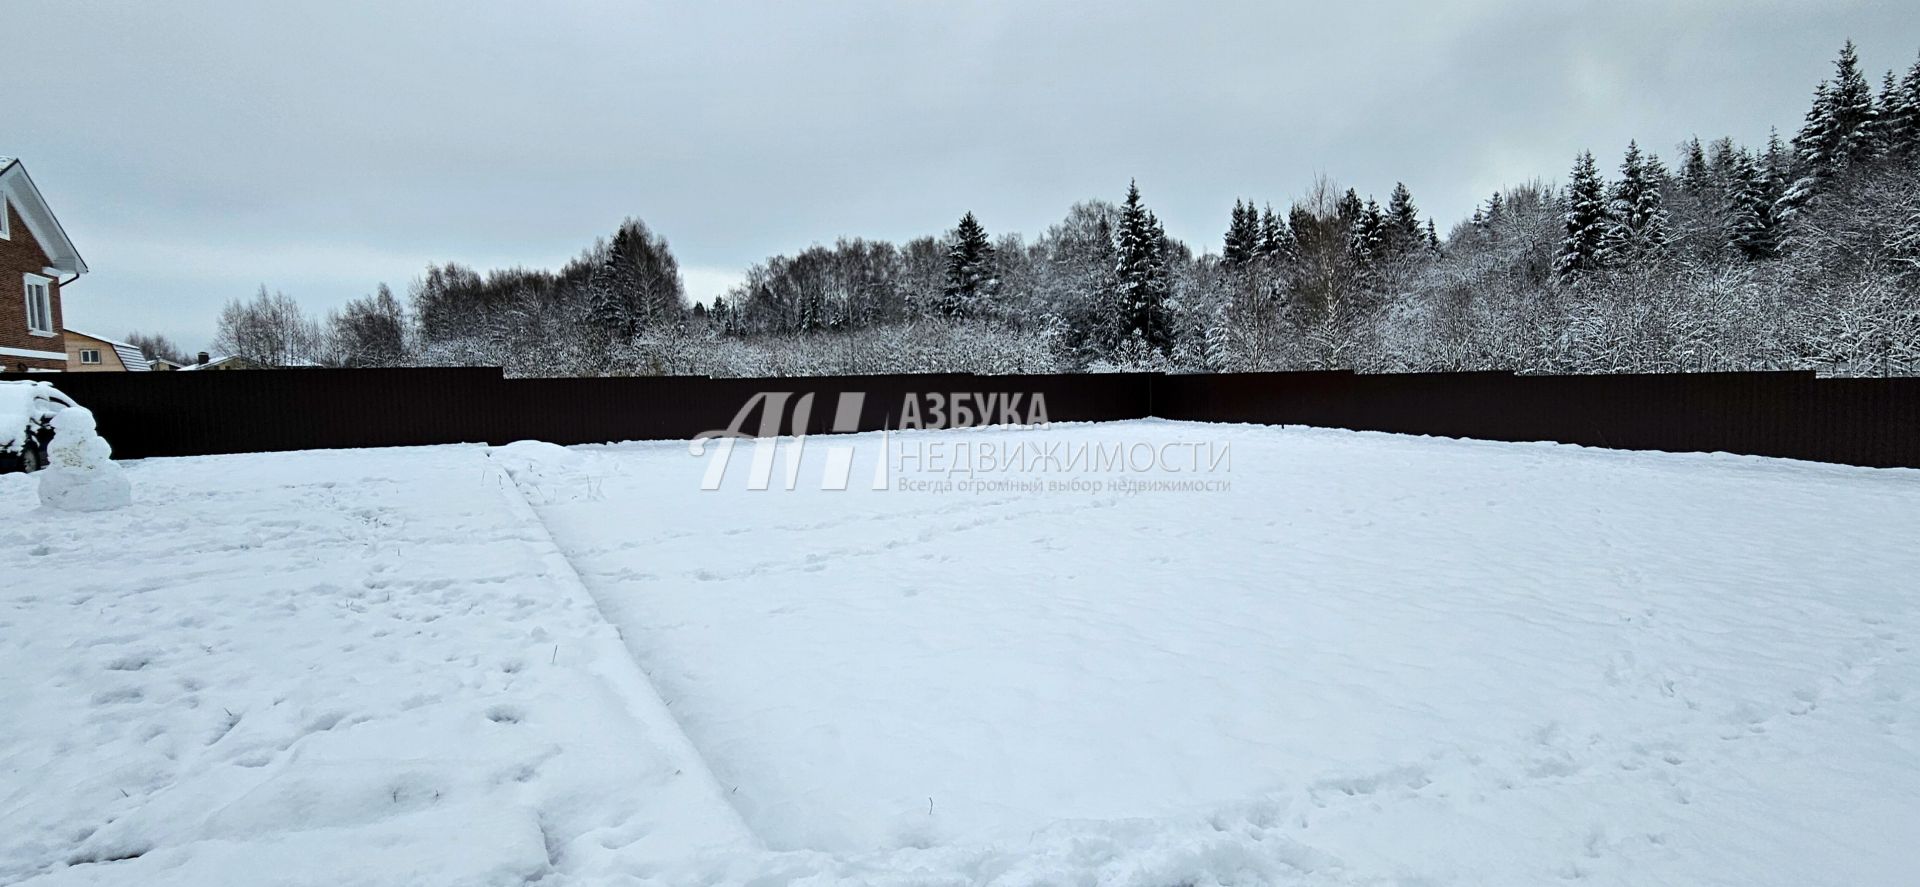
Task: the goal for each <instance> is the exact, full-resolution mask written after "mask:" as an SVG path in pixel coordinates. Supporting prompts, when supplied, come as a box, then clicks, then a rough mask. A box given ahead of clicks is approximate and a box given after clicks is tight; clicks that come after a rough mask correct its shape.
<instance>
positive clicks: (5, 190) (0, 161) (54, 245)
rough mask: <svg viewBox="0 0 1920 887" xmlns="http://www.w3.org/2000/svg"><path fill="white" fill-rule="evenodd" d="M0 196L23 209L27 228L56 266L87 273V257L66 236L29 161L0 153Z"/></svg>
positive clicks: (69, 272)
mask: <svg viewBox="0 0 1920 887" xmlns="http://www.w3.org/2000/svg"><path fill="white" fill-rule="evenodd" d="M0 197H4V198H6V200H7V202H8V203H11V204H13V208H14V210H15V211H17V212H19V213H20V218H21V219H23V220H25V221H26V223H27V230H28V231H29V232H30V233H32V234H33V239H34V240H37V241H39V242H40V246H41V248H42V249H45V250H46V251H47V257H48V258H49V259H51V260H52V261H53V267H54V268H55V269H56V270H58V271H60V272H61V273H63V274H71V275H73V276H75V277H78V276H80V275H82V274H85V273H87V261H86V260H85V259H82V258H80V251H79V250H78V249H75V248H74V246H73V241H71V240H68V239H67V232H66V231H65V229H62V228H61V227H60V220H59V219H57V218H54V215H53V210H52V209H51V208H49V207H48V206H47V201H46V198H44V197H41V196H40V189H39V188H38V187H35V186H34V184H33V177H32V176H29V175H27V166H26V164H24V163H21V162H20V159H19V158H17V157H0Z"/></svg>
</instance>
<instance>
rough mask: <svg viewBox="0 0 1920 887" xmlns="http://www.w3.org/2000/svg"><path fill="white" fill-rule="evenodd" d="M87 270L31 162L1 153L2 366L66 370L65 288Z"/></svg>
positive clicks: (0, 301) (9, 368)
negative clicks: (62, 298) (42, 191)
mask: <svg viewBox="0 0 1920 887" xmlns="http://www.w3.org/2000/svg"><path fill="white" fill-rule="evenodd" d="M85 273H87V263H86V262H85V261H83V260H82V259H81V258H80V253H79V252H78V251H76V250H75V249H74V248H73V241H71V240H68V239H67V232H65V231H63V230H61V228H60V220H59V219H56V218H54V217H53V210H51V209H49V208H48V207H47V202H46V200H45V199H43V198H42V197H41V196H40V189H38V188H36V187H34V185H33V179H31V178H28V177H27V170H26V166H25V165H24V164H22V163H21V162H20V161H19V160H18V159H15V158H12V157H0V369H6V370H64V369H66V368H67V343H66V336H65V335H64V334H62V332H61V327H60V322H61V314H60V290H61V289H62V288H63V287H65V286H66V285H67V284H70V283H72V282H74V281H75V280H78V279H79V278H80V275H82V274H85Z"/></svg>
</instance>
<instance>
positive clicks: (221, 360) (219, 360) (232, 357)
mask: <svg viewBox="0 0 1920 887" xmlns="http://www.w3.org/2000/svg"><path fill="white" fill-rule="evenodd" d="M234 361H241V362H243V363H244V362H246V359H245V358H243V357H241V356H240V355H238V354H229V355H227V356H226V357H216V358H213V359H212V360H209V361H207V362H206V363H189V364H187V365H186V366H183V367H181V368H180V371H181V372H183V373H184V372H187V371H188V370H204V369H211V368H213V367H217V366H220V365H222V364H228V363H233V362H234Z"/></svg>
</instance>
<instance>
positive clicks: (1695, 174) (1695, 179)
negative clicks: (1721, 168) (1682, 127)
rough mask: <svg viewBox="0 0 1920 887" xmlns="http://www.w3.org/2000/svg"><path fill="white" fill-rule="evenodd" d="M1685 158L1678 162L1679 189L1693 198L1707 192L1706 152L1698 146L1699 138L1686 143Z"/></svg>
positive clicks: (1695, 137)
mask: <svg viewBox="0 0 1920 887" xmlns="http://www.w3.org/2000/svg"><path fill="white" fill-rule="evenodd" d="M1685 153H1686V155H1687V156H1686V158H1685V159H1684V160H1682V161H1681V162H1680V187H1681V189H1682V190H1684V191H1686V192H1687V193H1688V194H1692V195H1695V196H1698V195H1701V194H1705V193H1706V192H1707V151H1706V149H1705V148H1702V147H1701V146H1700V137H1699V136H1694V137H1693V139H1692V140H1691V141H1688V142H1687V145H1686V149H1685Z"/></svg>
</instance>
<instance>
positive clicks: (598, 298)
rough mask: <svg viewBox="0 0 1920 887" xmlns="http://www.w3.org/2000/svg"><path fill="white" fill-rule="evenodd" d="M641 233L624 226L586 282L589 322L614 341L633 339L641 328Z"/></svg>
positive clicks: (596, 329) (616, 234)
mask: <svg viewBox="0 0 1920 887" xmlns="http://www.w3.org/2000/svg"><path fill="white" fill-rule="evenodd" d="M638 237H639V232H637V231H636V230H634V227H633V226H632V225H630V224H623V225H621V226H620V229H619V230H618V231H615V232H614V233H613V240H612V242H610V243H608V244H607V254H606V257H605V258H604V259H602V260H601V262H600V264H599V266H598V267H596V268H595V269H594V272H593V276H592V277H591V278H589V279H588V281H587V322H588V324H589V325H590V326H592V328H593V329H594V330H595V331H596V332H598V333H599V334H600V335H601V336H603V337H605V338H608V339H611V340H624V339H628V338H631V337H632V336H633V334H634V331H635V330H636V329H637V328H638V326H639V318H638V316H637V315H638V312H637V311H636V310H635V308H636V306H635V302H636V300H637V295H638V293H639V291H640V280H639V274H638V266H639V264H640V261H641V259H640V253H641V251H642V245H641V244H640V243H638V242H637V241H638Z"/></svg>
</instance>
